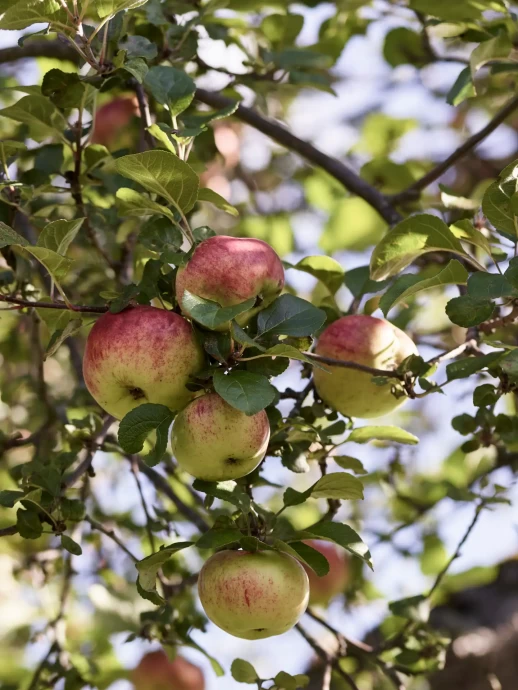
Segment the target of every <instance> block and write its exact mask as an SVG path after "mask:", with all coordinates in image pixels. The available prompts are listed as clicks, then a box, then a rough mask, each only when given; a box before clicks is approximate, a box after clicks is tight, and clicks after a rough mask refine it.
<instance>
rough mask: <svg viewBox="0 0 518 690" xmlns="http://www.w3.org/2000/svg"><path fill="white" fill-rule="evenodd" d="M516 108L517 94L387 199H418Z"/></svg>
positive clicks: (517, 106) (398, 201) (394, 200)
mask: <svg viewBox="0 0 518 690" xmlns="http://www.w3.org/2000/svg"><path fill="white" fill-rule="evenodd" d="M517 108H518V96H514V98H511V100H510V101H508V103H507V104H506V105H505V106H504V107H503V108H502V109H501V110H499V111H498V113H497V114H496V115H495V116H494V117H493V119H492V120H490V121H489V122H488V123H487V125H486V126H485V127H483V128H482V129H481V130H480V131H479V132H476V133H475V134H473V136H471V137H469V139H467V140H466V141H465V142H464V143H463V144H462V145H461V146H459V148H458V149H456V150H455V151H454V152H453V153H452V154H451V156H448V158H446V160H444V161H442V163H439V164H438V165H436V166H435V168H432V170H430V172H427V173H426V175H423V177H421V178H420V179H419V180H417V181H416V182H414V183H413V184H411V185H410V187H407V188H406V189H404V190H403V191H402V192H399V194H394V195H393V196H391V197H390V198H389V199H390V201H391V202H392V203H393V204H394V205H396V204H400V203H401V202H404V201H412V200H415V199H418V198H419V196H420V192H421V191H422V190H423V189H425V188H426V187H428V185H429V184H431V183H432V182H435V180H437V179H438V178H439V177H441V175H442V174H443V173H445V172H446V171H447V170H448V169H449V168H451V167H452V165H455V163H456V162H457V161H458V160H459V159H460V158H462V157H463V156H465V155H466V154H467V153H469V152H470V151H471V150H472V149H474V148H475V147H476V146H477V144H480V142H481V141H483V140H484V139H485V138H486V137H488V136H489V135H490V134H491V133H492V132H494V130H495V129H496V128H497V127H498V126H499V125H501V124H502V122H504V120H506V119H507V118H508V117H509V115H511V113H513V112H514V111H515V110H516V109H517Z"/></svg>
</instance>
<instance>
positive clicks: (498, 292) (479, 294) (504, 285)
mask: <svg viewBox="0 0 518 690" xmlns="http://www.w3.org/2000/svg"><path fill="white" fill-rule="evenodd" d="M468 294H469V295H471V297H474V298H475V299H498V298H500V297H518V290H516V289H515V288H514V287H513V286H512V285H511V284H510V283H509V281H508V280H507V278H506V277H505V276H503V275H501V274H500V273H482V272H481V271H477V273H473V274H472V275H471V276H470V277H469V280H468Z"/></svg>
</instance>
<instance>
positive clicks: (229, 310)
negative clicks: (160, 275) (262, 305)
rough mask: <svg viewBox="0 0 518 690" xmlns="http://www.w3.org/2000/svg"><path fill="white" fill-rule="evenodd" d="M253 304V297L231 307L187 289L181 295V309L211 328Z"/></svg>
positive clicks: (232, 317)
mask: <svg viewBox="0 0 518 690" xmlns="http://www.w3.org/2000/svg"><path fill="white" fill-rule="evenodd" d="M254 304H255V298H254V297H252V298H251V299H249V300H247V301H246V302H242V303H241V304H236V305H234V306H233V307H222V306H220V305H219V304H218V303H217V302H211V301H210V300H208V299H203V298H202V297H197V296H196V295H192V294H191V293H190V292H189V291H188V290H185V291H184V293H183V296H182V309H184V310H185V311H186V312H187V313H188V314H190V315H191V317H192V318H193V319H194V320H195V321H197V322H198V323H201V325H202V326H205V327H206V328H211V329H214V328H218V326H222V325H223V324H224V323H227V321H231V320H232V319H234V318H235V317H236V316H238V315H239V314H242V313H243V312H245V311H248V310H249V309H252V307H253V306H254Z"/></svg>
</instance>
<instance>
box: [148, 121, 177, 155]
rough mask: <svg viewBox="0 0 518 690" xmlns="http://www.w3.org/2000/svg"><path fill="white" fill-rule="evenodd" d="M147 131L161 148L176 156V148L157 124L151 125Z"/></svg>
mask: <svg viewBox="0 0 518 690" xmlns="http://www.w3.org/2000/svg"><path fill="white" fill-rule="evenodd" d="M147 131H148V132H149V133H150V134H151V135H152V136H153V137H155V139H156V140H157V141H159V142H160V143H161V144H162V146H164V147H165V148H166V149H167V150H168V151H169V152H170V153H173V154H174V155H175V156H176V146H175V145H174V143H173V142H172V141H171V138H170V136H169V134H167V132H165V131H164V130H163V129H162V127H161V126H160V125H159V124H154V125H151V127H148V128H147Z"/></svg>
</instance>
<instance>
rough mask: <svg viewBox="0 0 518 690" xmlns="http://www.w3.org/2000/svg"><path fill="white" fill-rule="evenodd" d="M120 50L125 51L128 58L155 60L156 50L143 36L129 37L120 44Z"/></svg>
mask: <svg viewBox="0 0 518 690" xmlns="http://www.w3.org/2000/svg"><path fill="white" fill-rule="evenodd" d="M120 47H121V49H122V50H125V51H126V55H127V56H128V57H129V58H136V57H142V58H146V60H153V58H156V56H157V53H158V48H157V47H156V45H155V44H154V43H152V42H151V41H150V40H149V39H148V38H146V37H145V36H137V35H135V36H134V35H129V36H127V38H126V40H125V41H124V43H121V44H120Z"/></svg>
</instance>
